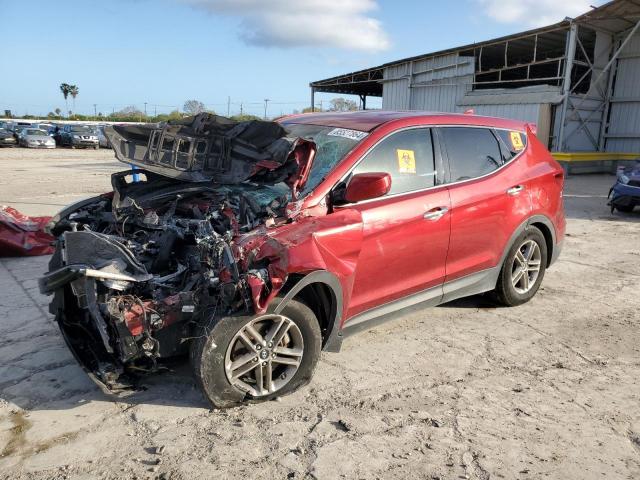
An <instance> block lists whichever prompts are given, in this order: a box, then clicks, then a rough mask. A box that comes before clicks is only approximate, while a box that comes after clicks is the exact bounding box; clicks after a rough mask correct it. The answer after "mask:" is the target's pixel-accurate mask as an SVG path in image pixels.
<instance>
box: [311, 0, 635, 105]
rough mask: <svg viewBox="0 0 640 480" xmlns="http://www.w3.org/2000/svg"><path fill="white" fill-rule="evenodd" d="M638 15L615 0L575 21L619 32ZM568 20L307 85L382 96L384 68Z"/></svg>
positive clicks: (630, 0) (565, 23)
mask: <svg viewBox="0 0 640 480" xmlns="http://www.w3.org/2000/svg"><path fill="white" fill-rule="evenodd" d="M639 19H640V3H636V0H614V1H612V2H609V3H606V4H604V5H602V6H601V7H598V8H594V9H593V10H591V11H589V12H586V13H584V14H582V15H580V16H578V17H576V18H575V19H574V21H575V22H578V23H581V24H585V25H590V26H593V27H594V28H596V29H601V30H604V31H608V32H619V31H624V30H626V29H628V28H629V27H631V26H633V24H634V23H635V22H637V21H638V20H639ZM570 20H571V19H564V20H562V21H561V22H558V23H554V24H552V25H548V26H545V27H540V28H535V29H531V30H526V31H523V32H519V33H515V34H512V35H507V36H504V37H499V38H494V39H491V40H486V41H483V42H478V43H472V44H468V45H463V46H460V47H454V48H449V49H445V50H439V51H436V52H431V53H425V54H422V55H416V56H413V57H406V58H402V59H400V60H395V61H392V62H387V63H384V64H382V65H378V66H376V67H371V68H367V69H363V70H358V71H355V72H351V73H346V74H343V75H337V76H335V77H331V78H327V79H324V80H317V81H314V82H311V83H310V84H309V86H310V87H312V88H314V89H316V91H324V92H334V93H350V94H356V95H357V94H361V95H362V94H364V95H372V96H382V85H381V84H380V79H382V72H383V71H384V69H385V68H389V67H393V66H395V65H399V64H403V63H407V62H412V61H416V60H423V59H427V58H431V57H437V56H442V55H447V54H450V53H456V52H460V51H464V50H470V49H473V48H478V47H483V46H488V45H491V44H494V43H500V42H505V41H507V40H512V39H518V38H523V37H528V36H531V35H536V34H540V33H545V32H549V31H553V30H558V29H562V28H568V27H569V25H570V24H571V21H570ZM372 76H373V77H375V80H374V79H372V78H371V77H372Z"/></svg>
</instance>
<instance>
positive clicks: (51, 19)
mask: <svg viewBox="0 0 640 480" xmlns="http://www.w3.org/2000/svg"><path fill="white" fill-rule="evenodd" d="M27 3H28V6H27ZM601 3H603V2H602V1H600V2H594V1H593V0H592V1H583V0H563V1H557V0H453V1H448V2H439V1H433V2H432V1H426V0H423V1H419V0H404V1H403V0H396V1H393V0H338V1H329V0H297V1H294V0H103V1H100V2H87V1H86V0H56V1H51V0H30V1H29V2H21V1H20V2H18V1H12V0H0V38H2V39H3V40H2V42H3V46H4V48H3V49H2V51H3V57H4V60H3V62H2V64H1V66H0V109H5V108H7V109H11V110H12V111H13V112H14V113H17V114H25V113H30V114H36V115H42V114H46V113H47V112H49V111H52V110H54V109H55V108H56V107H59V108H61V109H62V110H64V108H65V105H64V100H63V97H62V95H61V94H60V91H59V89H58V86H59V84H60V83H62V82H66V83H72V84H75V85H77V86H78V87H79V90H80V94H79V95H78V98H77V100H76V111H77V112H79V113H93V109H94V107H93V104H94V103H95V104H97V110H98V111H100V112H103V113H110V112H111V111H112V110H119V109H121V108H123V107H125V106H127V105H135V106H137V107H138V108H140V109H143V108H144V102H147V111H148V112H149V113H154V111H157V112H158V113H160V112H166V111H170V110H173V109H175V108H182V105H183V104H184V101H185V100H188V99H192V98H194V99H198V100H200V101H202V102H204V103H205V104H206V105H207V106H208V107H209V108H212V109H214V110H215V111H217V112H218V113H221V114H226V111H227V98H228V97H231V102H232V105H231V113H232V114H234V113H238V111H239V109H240V105H239V104H240V103H241V102H242V103H243V109H244V111H245V112H247V113H253V114H259V115H261V114H262V113H263V108H264V103H263V99H265V98H269V99H270V100H271V101H270V102H269V111H268V113H269V115H272V116H274V115H279V114H281V113H290V112H291V111H292V110H293V109H300V108H302V107H305V106H307V105H308V104H309V87H308V84H309V82H310V81H313V80H320V79H323V78H326V77H330V76H333V75H337V74H341V73H347V72H351V71H354V70H358V69H361V68H366V67H370V66H374V65H378V64H381V63H384V62H387V61H392V60H396V59H398V58H402V57H407V56H413V55H417V54H421V53H427V52H431V51H436V50H440V49H445V48H449V47H455V46H459V45H463V44H467V43H472V42H477V41H481V40H485V39H490V38H494V37H498V36H502V35H506V34H510V33H515V32H518V31H521V30H524V29H527V28H531V27H534V26H539V25H544V24H547V23H552V22H555V21H559V20H561V19H562V18H564V17H565V16H575V15H577V14H579V13H581V12H584V11H586V10H588V9H589V4H601ZM9 57H10V58H11V59H12V60H11V62H10V63H9V62H7V58H9ZM332 97H333V95H329V94H323V95H317V96H316V101H320V100H323V101H324V102H327V101H328V100H329V99H331V98H332ZM377 104H378V105H379V102H378V103H377ZM369 105H370V106H375V105H376V102H375V101H370V102H369ZM70 106H71V102H70Z"/></svg>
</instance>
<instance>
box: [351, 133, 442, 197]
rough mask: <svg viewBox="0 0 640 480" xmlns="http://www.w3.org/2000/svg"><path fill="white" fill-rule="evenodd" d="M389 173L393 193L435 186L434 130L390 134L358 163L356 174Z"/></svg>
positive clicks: (391, 192)
mask: <svg viewBox="0 0 640 480" xmlns="http://www.w3.org/2000/svg"><path fill="white" fill-rule="evenodd" d="M371 172H387V173H388V174H390V175H391V190H390V191H389V195H393V194H395V193H405V192H411V191H414V190H421V189H424V188H427V187H433V186H434V184H435V175H436V172H435V164H434V159H433V143H432V141H431V130H430V129H428V128H413V129H410V130H403V131H401V132H398V133H394V134H393V135H391V136H390V137H387V138H386V139H384V140H383V141H382V142H380V143H379V144H378V145H376V146H375V147H374V148H373V150H371V151H370V152H369V153H368V154H367V155H366V157H365V158H364V159H363V160H362V161H361V162H360V163H359V164H358V166H357V167H356V168H355V169H354V171H353V173H354V174H357V173H371Z"/></svg>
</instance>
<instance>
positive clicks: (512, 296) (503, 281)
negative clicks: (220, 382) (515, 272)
mask: <svg viewBox="0 0 640 480" xmlns="http://www.w3.org/2000/svg"><path fill="white" fill-rule="evenodd" d="M529 240H533V241H534V242H535V243H536V244H537V245H538V248H539V249H540V270H539V272H538V276H537V278H536V279H535V282H534V284H533V285H532V286H531V288H530V289H529V290H528V291H527V292H526V293H520V292H518V291H517V290H516V288H515V286H514V285H513V283H512V281H511V279H512V268H513V264H514V260H515V256H516V254H517V252H518V250H520V248H521V247H522V245H523V244H524V243H526V242H528V241H529ZM547 255H548V252H547V242H546V240H545V238H544V235H543V234H542V232H541V231H540V230H539V229H537V228H536V227H529V228H527V229H526V230H525V231H524V232H523V233H522V234H521V235H520V236H519V237H518V238H517V239H516V241H515V242H514V243H513V245H512V246H511V248H510V249H509V252H508V253H507V256H506V258H505V259H504V262H503V264H502V269H501V270H500V276H499V277H498V283H497V285H496V289H495V291H494V292H493V293H494V295H493V296H494V298H495V300H496V301H497V302H498V303H501V304H502V305H505V306H508V307H515V306H517V305H522V304H523V303H526V302H528V301H529V300H531V299H532V298H533V297H534V296H535V294H536V293H537V292H538V289H539V288H540V284H541V283H542V280H543V278H544V274H545V272H546V270H547V258H548V257H547Z"/></svg>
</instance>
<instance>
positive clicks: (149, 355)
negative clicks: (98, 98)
mask: <svg viewBox="0 0 640 480" xmlns="http://www.w3.org/2000/svg"><path fill="white" fill-rule="evenodd" d="M105 131H106V134H107V136H108V137H109V138H110V140H111V143H112V145H113V149H114V152H115V154H116V157H117V158H118V160H119V161H121V162H123V163H124V164H125V165H129V164H133V165H135V166H136V167H138V168H139V169H140V173H141V177H144V180H140V181H138V182H131V181H130V180H131V177H132V173H131V170H124V171H122V172H119V173H114V174H113V175H112V178H111V184H112V185H113V188H114V192H108V193H106V194H104V195H100V196H97V197H94V198H92V199H87V200H84V201H82V202H80V203H78V204H76V205H73V206H70V207H68V208H66V209H65V210H63V211H62V212H61V213H60V214H58V215H57V216H55V217H53V219H52V222H51V223H50V224H49V227H48V230H49V231H50V232H51V233H52V234H53V235H54V236H56V237H57V238H58V242H57V251H56V253H55V254H54V255H53V257H52V260H51V263H50V264H49V268H50V272H49V273H48V274H47V275H46V277H44V278H43V279H41V281H40V288H41V291H42V292H43V293H47V294H51V293H55V298H54V300H53V302H52V304H51V307H50V311H51V312H52V313H53V314H54V315H55V316H56V320H57V322H58V324H59V326H60V329H61V331H62V333H63V336H64V337H65V340H66V342H67V345H68V346H69V347H70V348H71V350H72V351H73V352H74V354H75V356H76V358H77V359H78V360H79V361H80V362H81V363H82V364H83V365H84V366H85V367H86V369H87V370H88V371H89V372H90V373H91V375H92V376H93V378H94V379H96V380H97V381H98V382H99V383H100V384H101V385H103V386H104V387H106V388H108V389H110V390H111V391H116V392H117V391H122V390H126V389H127V388H131V386H132V385H135V381H136V378H137V377H138V376H139V374H140V372H145V373H148V372H153V371H159V370H161V368H162V367H161V362H162V361H163V360H165V359H169V358H171V357H175V356H177V355H180V354H183V355H184V354H187V353H188V354H189V358H190V360H191V363H192V366H193V372H194V375H195V377H196V379H197V381H198V383H199V385H200V387H201V388H202V390H203V392H204V393H205V394H206V395H207V397H208V398H209V400H210V401H211V402H212V403H213V405H215V406H217V407H230V406H234V405H239V404H242V403H243V402H252V401H263V400H269V399H273V398H275V397H279V396H281V395H284V394H286V393H290V392H292V391H295V390H296V389H298V388H300V387H301V386H303V385H305V384H306V383H307V382H309V380H310V379H311V376H312V374H313V371H314V369H315V367H316V364H317V362H318V359H319V358H320V352H321V350H327V351H334V352H335V351H338V350H339V349H340V345H341V343H342V340H343V339H344V338H345V337H347V336H349V335H351V334H353V333H356V332H358V331H361V330H364V329H366V328H367V327H369V326H375V325H377V324H378V323H380V322H381V321H383V320H386V319H389V318H392V316H391V314H392V313H394V312H396V311H398V310H400V309H402V308H407V307H416V306H418V305H420V306H422V307H426V306H434V305H439V304H441V303H444V302H449V301H451V300H454V299H456V298H460V297H465V296H468V295H474V294H479V293H482V292H492V293H493V296H494V297H495V299H496V300H497V301H498V302H500V303H502V304H504V305H507V306H515V305H520V304H523V303H525V302H527V301H529V300H531V298H533V296H534V295H535V294H536V292H537V291H538V289H539V287H540V285H541V283H542V280H543V277H544V275H545V271H546V269H547V268H548V267H549V266H550V265H552V264H553V262H554V260H555V259H556V258H557V257H558V255H559V254H560V251H561V248H562V244H563V237H564V231H565V217H564V210H563V203H562V189H563V183H564V177H563V171H562V168H561V166H560V165H559V164H558V163H557V162H556V161H555V160H554V159H553V157H552V156H551V154H550V153H549V152H548V151H547V149H546V148H545V146H544V145H543V144H542V143H541V142H540V141H539V140H538V139H537V138H536V136H535V135H534V133H533V132H532V129H531V128H530V126H529V125H527V124H525V123H522V122H517V121H511V120H504V119H497V118H489V117H480V116H475V115H462V114H457V115H456V114H429V113H423V112H375V111H365V112H353V113H343V114H339V113H338V114H333V113H326V114H320V113H319V114H305V115H298V116H291V117H286V118H283V119H280V120H279V122H241V123H237V122H233V121H231V120H229V119H226V118H221V117H217V116H215V115H209V114H200V115H197V116H195V117H192V118H191V119H184V120H181V121H180V122H179V123H173V124H172V123H170V124H169V128H166V127H164V126H161V127H155V126H152V125H149V126H113V127H109V128H107V129H106V130H105ZM533 311H535V309H530V310H527V312H533ZM523 312H524V311H523ZM425 314H426V313H425ZM523 314H524V313H523ZM389 334H390V335H403V333H402V327H401V326H399V327H398V328H397V329H396V330H395V331H390V333H389ZM365 341H366V339H365ZM372 349H373V350H375V348H374V347H372ZM374 356H375V353H374ZM389 368H390V369H391V370H392V369H393V366H389ZM362 374H363V375H366V367H364V369H363V371H362Z"/></svg>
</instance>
